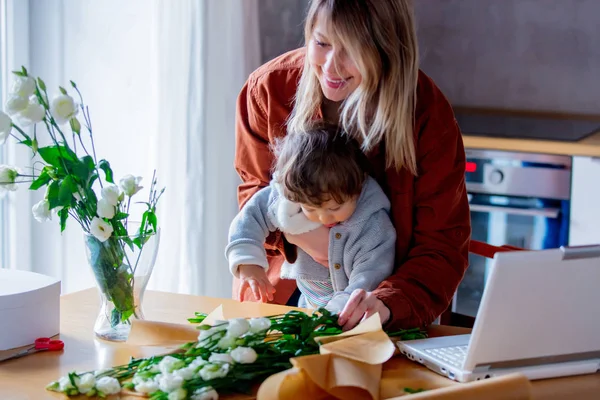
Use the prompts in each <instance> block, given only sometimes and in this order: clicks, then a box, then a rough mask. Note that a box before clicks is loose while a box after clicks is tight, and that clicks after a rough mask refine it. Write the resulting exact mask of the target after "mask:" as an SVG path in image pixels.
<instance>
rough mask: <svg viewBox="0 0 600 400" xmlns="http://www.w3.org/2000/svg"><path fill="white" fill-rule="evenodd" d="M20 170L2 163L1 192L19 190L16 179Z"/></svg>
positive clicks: (0, 173) (0, 171) (0, 167)
mask: <svg viewBox="0 0 600 400" xmlns="http://www.w3.org/2000/svg"><path fill="white" fill-rule="evenodd" d="M18 175H19V172H18V171H17V170H16V168H14V167H9V166H8V165H0V194H2V193H3V192H7V191H12V192H14V191H15V190H17V185H16V184H15V180H16V179H17V176H18Z"/></svg>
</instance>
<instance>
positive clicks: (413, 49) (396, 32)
mask: <svg viewBox="0 0 600 400" xmlns="http://www.w3.org/2000/svg"><path fill="white" fill-rule="evenodd" d="M319 17H321V18H324V19H325V20H326V21H327V23H328V28H329V29H328V31H329V32H331V33H332V34H333V36H334V38H333V39H335V41H336V42H337V43H339V45H340V46H342V48H343V49H344V50H345V51H346V52H347V53H348V55H349V57H350V58H351V59H352V60H353V61H354V62H355V64H356V66H357V68H358V70H359V71H360V73H361V76H362V81H361V83H360V85H359V86H358V87H357V88H356V89H355V90H354V91H353V92H352V93H351V94H350V95H349V96H348V98H347V99H346V100H344V102H343V105H342V110H341V114H340V121H339V123H340V124H341V126H342V127H343V129H344V130H345V131H346V132H348V133H349V134H350V135H352V136H354V137H355V138H356V139H357V140H359V141H360V143H361V146H362V149H363V151H365V152H367V151H369V150H371V149H372V148H373V147H375V146H377V145H378V144H379V143H381V141H382V140H383V141H384V143H385V148H386V154H385V156H386V165H387V167H388V168H390V167H394V168H396V169H397V170H400V169H402V168H406V169H408V170H409V171H410V172H411V173H412V174H413V175H417V161H416V154H415V143H414V141H415V139H414V133H413V129H414V128H413V126H414V114H415V107H416V90H417V81H418V76H419V67H418V45H417V38H416V33H415V25H414V16H413V8H412V2H411V0H362V1H361V0H353V1H349V0H312V2H311V5H310V8H309V11H308V15H307V19H306V23H305V28H304V35H305V40H306V43H307V44H308V42H309V41H310V40H312V35H313V30H314V26H315V24H316V21H317V19H318V18H319ZM322 102H323V93H322V91H321V89H320V84H319V80H318V77H317V76H316V74H315V73H314V72H313V70H312V68H311V66H310V63H309V61H308V57H306V60H305V62H304V70H303V72H302V76H301V78H300V81H299V83H298V90H297V92H296V97H295V105H294V110H293V112H292V115H291V116H290V119H289V120H288V132H298V131H306V130H307V129H309V126H310V125H311V124H312V122H314V116H315V115H316V113H317V111H318V110H319V108H320V106H321V104H322Z"/></svg>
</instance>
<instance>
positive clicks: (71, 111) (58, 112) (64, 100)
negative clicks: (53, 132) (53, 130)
mask: <svg viewBox="0 0 600 400" xmlns="http://www.w3.org/2000/svg"><path fill="white" fill-rule="evenodd" d="M77 111H78V109H77V105H76V104H75V101H74V100H73V98H72V97H71V96H69V95H68V94H61V95H58V96H56V97H55V98H54V99H52V102H51V103H50V113H51V114H52V116H53V117H54V120H55V121H56V122H57V123H58V124H60V125H63V124H65V123H67V122H68V121H69V120H70V119H71V118H73V117H75V116H76V115H77Z"/></svg>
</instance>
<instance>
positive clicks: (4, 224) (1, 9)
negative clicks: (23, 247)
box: [0, 0, 8, 268]
mask: <svg viewBox="0 0 600 400" xmlns="http://www.w3.org/2000/svg"><path fill="white" fill-rule="evenodd" d="M6 22H7V19H6V1H5V0H1V1H0V104H1V105H2V106H0V108H2V107H3V106H4V102H5V93H6V89H5V88H6V82H7V77H6V70H7V63H6V48H7V46H6V29H7V28H6V26H7V23H6ZM5 160H6V146H0V165H2V164H4V163H5V162H6V161H5ZM7 234H8V221H7V218H6V201H5V200H4V199H2V198H1V197H0V268H6V267H7V266H8V254H7V253H8V252H7V249H8V245H7V240H6V238H7Z"/></svg>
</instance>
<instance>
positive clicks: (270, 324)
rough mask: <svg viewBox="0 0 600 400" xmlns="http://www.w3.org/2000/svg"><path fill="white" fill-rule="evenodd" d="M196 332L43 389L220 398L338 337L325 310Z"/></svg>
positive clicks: (168, 399) (167, 399) (406, 334)
mask: <svg viewBox="0 0 600 400" xmlns="http://www.w3.org/2000/svg"><path fill="white" fill-rule="evenodd" d="M205 316H206V315H205V314H200V313H198V314H196V317H195V318H190V320H189V321H190V322H192V323H201V322H202V321H203V319H204V317H205ZM198 328H199V329H200V333H199V335H198V340H197V341H195V342H190V343H186V344H185V345H183V346H181V348H180V349H179V350H178V351H176V352H174V353H173V354H169V355H163V356H154V357H149V358H141V359H132V360H131V361H130V362H129V363H128V364H126V365H121V366H117V367H114V368H110V369H107V370H101V371H90V372H83V373H77V372H72V373H69V374H68V375H67V376H64V377H62V378H60V379H59V380H58V381H55V382H52V383H50V384H49V385H48V387H47V389H48V390H52V391H56V392H62V393H64V394H66V395H68V396H75V395H79V394H85V395H87V396H90V397H91V396H100V397H104V396H106V395H110V394H117V393H120V392H122V391H123V392H126V391H130V392H136V393H138V394H145V395H147V396H149V397H150V398H151V399H153V400H182V399H192V400H211V399H212V400H216V399H218V397H219V393H227V392H234V391H235V392H242V391H249V390H250V388H251V386H252V385H253V384H256V383H258V382H260V381H261V380H263V379H266V378H267V377H269V376H270V375H273V374H275V373H277V372H280V371H283V370H286V369H289V368H291V367H292V364H291V363H290V358H293V357H300V356H305V355H312V354H318V353H319V345H318V343H317V342H316V341H315V338H316V337H322V336H332V335H338V334H340V333H342V330H341V327H340V326H339V325H338V323H337V315H332V314H331V313H330V312H329V311H327V310H325V309H319V310H317V311H316V312H315V313H313V314H312V315H307V314H305V313H304V312H301V311H290V312H288V313H286V314H283V315H276V316H271V317H264V318H252V319H243V318H236V319H231V320H228V321H218V322H216V323H215V324H214V325H212V326H210V325H200V326H199V327H198ZM388 335H389V336H392V337H398V338H401V339H402V340H411V339H419V338H423V337H425V333H424V332H423V331H421V330H420V329H410V330H403V331H399V332H390V333H388Z"/></svg>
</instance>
